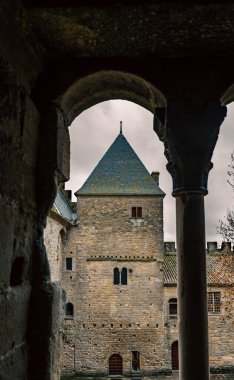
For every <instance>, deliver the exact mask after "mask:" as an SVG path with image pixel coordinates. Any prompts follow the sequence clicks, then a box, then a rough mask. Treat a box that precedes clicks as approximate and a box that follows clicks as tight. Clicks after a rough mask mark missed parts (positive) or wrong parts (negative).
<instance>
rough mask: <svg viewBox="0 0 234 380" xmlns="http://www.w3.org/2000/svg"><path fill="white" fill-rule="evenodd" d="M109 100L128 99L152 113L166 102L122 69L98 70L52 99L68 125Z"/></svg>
mask: <svg viewBox="0 0 234 380" xmlns="http://www.w3.org/2000/svg"><path fill="white" fill-rule="evenodd" d="M111 99H122V100H129V101H131V102H133V103H136V104H138V105H140V106H142V107H144V108H146V109H147V110H149V111H151V112H154V109H155V107H159V106H160V107H163V106H165V104H166V99H165V97H164V95H163V94H162V93H161V92H160V91H159V90H158V89H157V88H156V87H154V86H153V85H152V84H151V83H149V82H147V81H146V80H145V79H143V78H142V77H139V76H137V75H135V74H131V73H127V72H122V71H114V70H109V71H98V72H96V73H92V74H89V75H87V76H84V77H83V78H81V79H79V80H77V81H76V82H74V83H73V84H72V85H70V86H69V87H68V88H67V90H66V91H65V92H64V94H63V95H62V96H60V97H58V98H57V99H56V100H55V103H56V104H57V105H58V106H59V108H60V109H62V111H63V114H64V115H65V117H66V120H67V123H68V125H69V124H71V122H72V121H73V119H74V118H75V117H76V116H78V115H79V114H80V113H81V112H83V111H85V110H86V109H88V108H90V107H92V106H94V105H95V104H98V103H101V102H103V101H106V100H111Z"/></svg>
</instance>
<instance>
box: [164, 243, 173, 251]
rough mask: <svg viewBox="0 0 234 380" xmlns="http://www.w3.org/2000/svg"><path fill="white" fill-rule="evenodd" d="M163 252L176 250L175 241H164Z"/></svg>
mask: <svg viewBox="0 0 234 380" xmlns="http://www.w3.org/2000/svg"><path fill="white" fill-rule="evenodd" d="M164 252H165V253H172V252H176V247H175V242H174V241H167V242H165V243H164Z"/></svg>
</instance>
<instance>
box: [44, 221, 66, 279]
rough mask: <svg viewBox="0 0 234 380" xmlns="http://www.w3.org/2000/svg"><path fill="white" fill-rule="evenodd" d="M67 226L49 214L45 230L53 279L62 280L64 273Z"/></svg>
mask: <svg viewBox="0 0 234 380" xmlns="http://www.w3.org/2000/svg"><path fill="white" fill-rule="evenodd" d="M65 235H66V226H64V225H63V224H62V223H61V221H59V220H56V219H55V218H53V216H48V218H47V220H46V228H45V230H44V241H45V246H46V253H47V256H48V260H49V265H50V272H51V281H60V280H61V275H62V248H63V246H62V244H63V241H62V240H63V237H65Z"/></svg>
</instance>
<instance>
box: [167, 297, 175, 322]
mask: <svg viewBox="0 0 234 380" xmlns="http://www.w3.org/2000/svg"><path fill="white" fill-rule="evenodd" d="M168 303H169V318H171V319H173V318H177V298H171V299H170V300H169V302H168Z"/></svg>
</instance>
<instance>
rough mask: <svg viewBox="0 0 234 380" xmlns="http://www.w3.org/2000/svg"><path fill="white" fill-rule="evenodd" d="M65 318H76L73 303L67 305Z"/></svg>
mask: <svg viewBox="0 0 234 380" xmlns="http://www.w3.org/2000/svg"><path fill="white" fill-rule="evenodd" d="M65 316H66V317H68V318H73V316H74V307H73V304H72V303H71V302H68V303H66V305H65Z"/></svg>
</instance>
